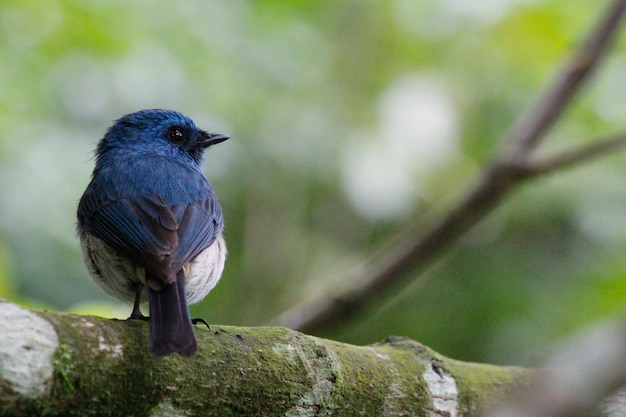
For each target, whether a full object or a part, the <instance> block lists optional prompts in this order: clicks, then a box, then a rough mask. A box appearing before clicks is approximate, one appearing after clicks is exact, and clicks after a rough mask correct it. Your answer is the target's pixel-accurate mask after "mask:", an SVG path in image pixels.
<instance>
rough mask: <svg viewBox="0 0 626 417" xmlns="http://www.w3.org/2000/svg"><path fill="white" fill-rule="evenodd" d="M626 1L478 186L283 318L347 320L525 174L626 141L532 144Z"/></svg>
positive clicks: (297, 325) (577, 82) (299, 323)
mask: <svg viewBox="0 0 626 417" xmlns="http://www.w3.org/2000/svg"><path fill="white" fill-rule="evenodd" d="M625 7H626V1H614V2H613V3H612V4H611V6H610V8H609V11H608V12H607V13H606V15H605V16H604V17H603V19H601V20H600V22H599V23H598V25H597V26H596V27H595V28H594V29H593V30H592V31H591V33H590V34H589V35H588V37H587V40H586V41H585V42H583V43H582V46H581V47H580V49H578V50H577V51H576V52H575V53H574V55H573V56H572V58H571V59H570V60H569V61H568V63H567V65H565V66H564V67H563V69H562V70H561V71H560V73H559V74H558V75H557V77H556V80H555V82H554V83H553V84H552V85H550V86H548V87H547V90H546V93H545V94H543V95H542V96H541V98H540V99H539V100H538V101H537V102H536V103H535V104H534V105H533V106H531V108H530V110H529V111H528V114H527V115H524V116H522V117H520V118H519V120H518V122H517V123H516V124H515V127H514V128H513V129H512V133H511V134H510V135H509V138H508V139H507V140H506V143H505V145H506V146H507V148H506V152H505V153H504V154H503V155H501V156H500V157H499V158H497V159H496V160H495V161H494V163H492V164H490V165H489V166H488V167H487V168H486V169H485V172H484V174H483V176H482V178H481V180H480V181H479V182H478V184H477V185H476V186H475V187H474V188H473V189H472V190H471V191H470V192H469V193H468V195H467V197H465V198H464V199H461V200H460V201H459V203H458V204H457V205H456V206H454V207H453V208H452V209H451V210H450V212H449V213H448V214H447V215H445V216H444V217H443V219H442V220H440V221H436V222H435V226H434V227H432V228H431V229H426V230H424V231H420V232H418V233H417V234H416V235H415V236H411V237H410V238H409V241H403V242H401V243H400V244H398V245H395V246H393V247H392V248H391V249H389V250H388V251H385V252H384V253H382V254H380V255H379V256H377V257H376V258H375V259H374V260H373V261H372V263H371V264H369V265H367V266H366V267H365V273H364V274H363V275H362V276H359V277H349V278H348V280H347V285H346V282H345V281H344V282H343V283H342V285H341V287H340V288H339V289H338V288H337V287H335V286H333V287H331V288H330V289H329V290H328V291H327V292H326V293H324V294H322V295H318V294H316V295H315V297H314V298H311V299H305V300H304V301H302V302H301V303H299V304H298V305H296V306H295V307H293V308H292V309H290V310H287V311H286V312H285V313H283V314H282V315H281V316H279V318H278V320H277V323H279V324H281V325H284V326H287V327H290V328H293V329H298V330H300V331H303V332H305V333H312V334H318V333H319V332H320V331H323V330H328V329H330V328H334V327H338V326H342V325H343V324H344V322H345V321H349V320H351V319H353V318H355V317H358V316H359V315H360V314H361V311H360V310H361V309H363V308H364V307H365V306H371V305H373V304H375V303H376V302H377V301H378V300H379V299H381V298H384V297H385V296H386V295H387V294H388V293H389V291H390V290H391V289H392V288H393V287H394V286H397V285H408V281H410V280H412V279H415V273H417V272H420V271H423V270H425V269H426V268H427V267H428V266H429V265H430V264H431V263H432V262H434V261H435V260H436V259H437V258H438V256H440V255H441V254H442V253H443V252H444V251H445V250H446V249H448V248H449V247H450V246H451V245H452V244H454V243H455V242H456V241H458V239H459V238H460V237H461V236H462V235H463V234H465V233H466V232H467V231H468V230H470V229H471V228H472V227H474V226H475V225H476V224H477V223H478V222H479V221H480V220H482V219H483V218H484V217H485V216H486V215H488V214H489V213H491V211H492V210H493V209H494V208H495V207H497V206H498V205H499V203H500V201H501V200H502V198H504V197H505V196H506V195H508V193H510V192H511V191H512V190H513V189H514V188H515V187H517V186H518V185H519V184H520V183H521V182H522V181H523V180H528V179H530V178H532V177H534V176H536V175H538V174H540V173H541V174H545V173H547V172H549V171H551V170H553V169H556V168H559V167H563V166H566V165H567V166H571V165H573V164H579V163H582V162H584V161H586V160H587V159H591V158H593V157H596V156H598V155H599V154H604V153H606V152H608V151H614V150H617V149H618V148H621V147H622V146H623V145H624V141H625V139H624V137H620V138H618V139H617V140H611V141H607V142H606V143H601V144H595V145H591V146H590V147H589V148H586V149H584V150H581V151H577V152H575V153H572V152H567V153H564V154H562V155H559V156H557V157H554V158H553V159H552V162H548V163H544V164H542V165H541V168H538V167H537V166H536V165H535V164H533V155H532V154H531V150H532V149H533V148H534V147H535V146H536V145H538V144H539V143H540V140H541V139H542V138H543V137H544V135H545V133H546V132H547V131H548V130H549V129H550V127H552V125H553V124H554V123H555V122H556V121H557V119H558V118H559V116H561V115H562V114H563V112H564V111H565V110H566V109H567V107H568V106H569V104H570V101H571V99H572V98H573V97H574V95H575V93H576V92H578V90H579V89H580V87H581V86H582V84H583V82H584V81H586V79H587V77H588V76H589V75H590V74H591V73H592V70H593V69H595V68H596V67H597V66H598V65H600V63H601V58H602V57H603V56H604V52H605V51H606V50H607V49H608V48H609V46H610V45H611V43H612V41H613V38H614V37H615V35H616V33H617V29H618V28H619V26H620V23H621V21H622V17H623V14H624V8H625Z"/></svg>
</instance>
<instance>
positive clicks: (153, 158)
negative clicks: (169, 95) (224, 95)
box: [77, 110, 228, 356]
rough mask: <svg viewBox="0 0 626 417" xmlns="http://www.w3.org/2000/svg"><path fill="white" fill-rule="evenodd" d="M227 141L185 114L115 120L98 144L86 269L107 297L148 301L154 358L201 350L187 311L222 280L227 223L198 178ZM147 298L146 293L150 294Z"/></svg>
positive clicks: (136, 313)
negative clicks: (213, 149) (213, 150)
mask: <svg viewBox="0 0 626 417" xmlns="http://www.w3.org/2000/svg"><path fill="white" fill-rule="evenodd" d="M226 139H228V137H227V136H225V135H219V134H208V133H206V132H204V131H202V130H200V129H198V128H197V127H196V125H195V124H194V123H193V121H191V119H189V118H188V117H186V116H184V115H183V114H180V113H177V112H174V111H170V110H143V111H139V112H137V113H132V114H129V115H127V116H124V117H122V118H121V119H119V120H117V121H116V123H115V124H114V125H113V126H112V127H111V128H110V129H109V130H108V131H107V133H106V135H105V136H104V138H102V140H101V141H100V142H99V144H98V147H97V149H96V166H95V168H94V171H93V176H92V180H91V182H90V184H89V185H88V187H87V189H86V190H85V193H84V194H83V196H82V198H81V200H80V203H79V205H78V213H77V215H78V234H79V238H80V240H81V247H82V249H83V256H84V259H85V263H86V265H87V267H88V269H89V271H90V273H91V275H92V277H93V278H94V279H95V281H96V282H97V283H98V284H99V285H100V286H101V287H103V288H104V289H105V290H106V291H107V292H109V293H111V294H112V295H114V296H117V297H118V298H120V299H122V300H125V301H134V303H135V307H134V309H133V313H132V314H131V317H135V318H137V317H143V316H142V315H141V312H140V310H139V301H140V300H141V299H142V298H144V299H145V296H146V293H147V295H148V299H149V302H150V341H151V348H152V351H153V352H154V353H155V354H157V355H159V356H160V355H166V354H169V353H172V352H178V353H180V354H183V355H190V354H192V353H194V352H195V351H196V349H197V345H196V341H195V336H194V334H193V329H192V327H191V321H190V319H189V312H188V307H187V303H188V302H190V303H193V302H197V301H199V300H200V299H202V298H203V297H204V296H205V295H206V294H207V293H208V292H209V291H210V290H211V289H212V288H213V287H214V286H215V285H216V284H217V281H218V280H219V278H220V276H221V273H222V270H223V267H224V261H225V256H226V246H225V243H224V240H223V237H222V229H223V224H224V220H223V216H222V211H221V207H220V205H219V203H218V201H217V198H216V196H215V193H214V191H213V188H212V187H211V185H210V184H209V182H208V181H207V180H206V178H205V177H204V175H203V174H202V170H201V167H202V162H203V153H204V150H205V148H207V147H209V146H211V145H213V144H216V143H219V142H222V141H224V140H226ZM146 290H147V291H146Z"/></svg>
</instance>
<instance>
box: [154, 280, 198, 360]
mask: <svg viewBox="0 0 626 417" xmlns="http://www.w3.org/2000/svg"><path fill="white" fill-rule="evenodd" d="M148 294H149V300H150V349H152V353H154V354H155V355H156V356H165V355H169V354H170V353H173V352H176V353H178V354H180V355H183V356H189V355H193V354H194V353H195V352H196V351H197V350H198V344H197V343H196V337H195V336H194V333H193V327H192V325H191V319H190V318H189V308H188V307H187V300H186V299H185V275H184V272H183V271H180V272H179V273H178V274H177V276H176V282H175V283H172V284H170V285H167V286H165V287H163V289H161V290H160V291H154V290H151V289H148Z"/></svg>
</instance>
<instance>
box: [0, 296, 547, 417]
mask: <svg viewBox="0 0 626 417" xmlns="http://www.w3.org/2000/svg"><path fill="white" fill-rule="evenodd" d="M147 327H148V326H147V323H146V322H143V321H137V320H112V319H103V318H99V317H92V316H78V315H72V314H65V313H55V312H35V311H31V310H27V309H25V308H22V307H20V306H17V305H15V304H11V303H8V302H6V301H0V376H1V379H2V381H1V383H0V390H1V392H0V410H1V411H0V412H1V415H7V416H8V415H10V416H38V415H46V416H86V415H105V416H107V415H117V416H122V415H123V416H148V415H150V416H169V415H172V416H180V415H202V416H213V415H214V416H226V415H238V416H263V415H287V416H300V415H303V416H318V415H319V416H327V415H367V416H377V415H390V416H392V415H393V416H400V415H429V416H460V415H466V414H468V413H469V412H475V411H476V410H478V409H480V408H481V407H483V406H485V405H488V404H491V403H493V402H494V401H496V400H497V399H498V398H500V397H501V395H502V394H503V393H504V392H507V391H510V390H511V389H512V388H513V387H516V386H518V385H520V384H521V385H524V384H527V383H528V381H529V379H530V377H531V375H533V374H534V373H535V371H531V370H527V369H523V368H517V367H499V366H492V365H482V364H474V363H466V362H460V361H456V360H452V359H449V358H446V357H444V356H442V355H440V354H438V353H436V352H434V351H432V350H431V349H429V348H427V347H425V346H422V345H420V344H419V343H417V342H414V341H412V340H409V339H406V338H402V337H389V338H388V339H387V340H385V341H383V342H381V343H377V344H374V345H370V346H352V345H348V344H344V343H339V342H335V341H331V340H324V339H320V338H316V337H312V336H307V335H304V334H302V333H298V332H296V331H292V330H288V329H285V328H279V327H258V328H249V327H231V326H217V325H214V326H211V329H210V330H209V329H207V328H205V327H202V326H196V335H197V337H198V342H199V346H200V350H199V352H198V354H197V355H195V356H193V357H191V358H183V357H181V356H178V355H172V356H168V357H165V358H155V357H154V356H152V354H151V353H150V351H149V349H148V347H147Z"/></svg>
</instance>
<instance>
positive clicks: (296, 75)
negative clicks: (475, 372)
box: [0, 0, 626, 364]
mask: <svg viewBox="0 0 626 417" xmlns="http://www.w3.org/2000/svg"><path fill="white" fill-rule="evenodd" d="M605 3H606V2H605V1H602V2H583V1H566V0H553V1H530V0H506V1H499V2H495V3H494V2H489V1H484V0H482V1H476V2H464V1H461V0H420V1H412V0H384V1H350V0H342V1H333V2H331V1H317V2H295V1H288V2H285V1H269V0H265V1H255V2H245V1H239V0H236V1H229V2H217V1H188V2H180V3H172V2H165V1H160V2H158V1H157V2H148V1H139V2H121V1H97V0H94V1H86V2H82V1H76V0H65V1H46V2H35V1H33V0H26V1H24V0H21V1H12V0H4V1H2V2H0V61H1V62H2V64H1V65H0V187H1V190H2V192H1V193H0V214H1V215H0V247H1V249H2V250H1V252H0V296H3V297H7V298H10V299H13V300H16V301H18V302H21V303H24V304H27V305H31V306H38V307H45V308H50V309H61V310H69V311H75V312H81V313H85V312H88V313H93V314H102V315H106V316H116V317H125V316H126V315H127V314H128V313H129V312H130V307H123V306H120V305H118V304H116V302H115V300H112V299H110V298H108V297H107V296H106V295H105V294H103V293H102V292H101V291H100V290H99V289H98V288H96V286H95V284H93V283H92V282H91V280H90V279H89V278H88V276H87V272H86V270H85V268H84V267H83V265H82V262H81V257H80V253H79V248H78V242H77V239H76V238H75V235H74V227H75V223H74V222H75V220H74V218H75V217H74V216H75V207H76V203H77V201H78V199H79V197H80V195H81V193H82V191H83V190H84V188H85V186H86V185H87V183H88V181H89V175H90V172H91V169H92V166H93V161H92V159H91V157H92V150H93V148H94V147H95V144H96V142H97V141H98V139H99V138H100V137H101V136H102V135H103V133H104V131H105V129H106V128H107V127H108V126H109V125H110V124H111V122H112V120H114V119H115V118H117V117H119V116H121V115H123V114H125V113H128V112H132V111H136V110H139V109H141V108H157V107H162V108H173V109H176V110H179V111H182V112H184V113H186V114H188V115H189V116H191V117H192V118H193V119H194V120H195V121H196V123H197V124H198V125H199V126H201V127H203V128H204V129H207V130H211V131H216V132H224V133H228V134H230V135H231V136H232V138H233V139H232V140H230V141H228V142H226V143H224V144H222V145H220V146H218V147H215V148H212V149H211V150H210V152H209V153H208V154H207V157H206V161H207V164H206V173H207V175H208V177H209V178H210V180H211V181H212V183H213V185H214V187H215V189H216V190H217V193H218V196H219V198H220V201H221V203H222V205H223V207H224V211H225V216H226V236H227V241H228V244H229V251H230V253H229V259H228V263H227V268H226V272H225V274H224V276H223V279H222V281H221V283H220V285H219V286H218V287H217V288H216V289H215V290H214V291H213V292H212V293H211V294H210V295H209V296H208V297H207V299H206V300H205V301H204V302H203V303H202V304H200V305H199V306H194V307H193V308H192V309H193V313H194V314H196V315H200V316H203V317H206V318H207V319H209V321H210V322H212V323H228V324H245V325H258V324H263V323H265V322H266V321H267V320H269V319H270V318H272V317H274V316H276V315H277V314H279V313H281V312H282V311H284V310H285V309H287V308H288V307H290V306H292V305H293V304H295V303H297V302H298V301H299V300H301V299H302V298H304V297H307V296H310V295H311V294H315V293H320V292H324V290H326V289H328V288H331V287H332V286H333V285H336V284H338V283H339V282H338V281H339V280H341V279H342V277H344V276H345V275H346V272H347V271H350V270H351V269H352V268H354V267H355V266H357V265H359V264H361V263H362V262H363V260H364V259H367V258H368V256H370V255H371V254H372V253H373V251H374V250H375V249H376V248H378V247H380V245H382V244H383V243H384V242H386V241H387V240H388V239H390V238H391V237H392V236H394V235H395V234H396V233H397V232H398V231H399V230H402V229H403V228H404V227H406V225H408V224H410V223H411V222H412V220H413V219H415V218H416V217H417V216H419V214H420V213H421V212H423V211H424V210H425V209H434V210H439V211H440V212H442V213H443V212H444V211H445V209H446V207H449V205H450V204H451V203H452V202H453V201H454V200H455V199H456V198H458V197H459V196H460V195H461V194H462V193H463V192H464V191H465V190H467V189H468V188H469V187H470V186H471V185H472V184H473V181H474V180H475V178H476V176H477V173H478V172H479V170H480V167H481V166H482V165H483V164H484V163H485V162H486V161H488V160H489V158H490V157H492V156H493V154H494V153H495V152H496V150H497V149H498V146H499V145H500V142H499V141H500V139H501V138H502V136H503V134H504V133H505V132H506V129H507V127H508V126H509V125H510V123H511V122H512V120H513V119H514V118H515V116H516V115H517V114H518V113H519V112H520V111H522V110H523V109H524V107H525V106H527V105H528V104H529V103H530V102H531V101H532V99H533V97H534V96H535V95H536V94H537V92H538V91H540V90H541V88H542V87H544V86H545V85H546V82H547V80H548V79H549V77H550V76H551V75H553V74H554V73H555V72H556V69H557V68H558V64H559V63H560V62H562V60H563V58H564V57H565V56H567V54H568V53H569V52H570V51H571V50H572V49H573V48H574V47H575V46H576V44H577V42H578V41H579V40H580V39H581V37H582V35H583V34H584V33H585V31H586V30H587V29H588V28H589V27H590V26H591V24H592V23H593V22H594V19H595V18H596V17H597V16H599V15H600V13H601V12H602V7H603V6H604V5H605ZM625 52H626V51H625V48H624V42H623V41H620V42H618V44H617V45H616V48H615V50H614V52H613V53H612V55H611V56H610V58H609V59H608V60H607V62H606V65H605V66H604V67H603V68H601V70H600V71H599V72H598V74H597V77H596V79H595V80H594V82H593V83H592V84H591V85H590V86H589V87H588V88H587V89H585V91H584V92H583V94H581V96H580V99H579V100H578V101H577V102H576V103H575V105H574V106H573V107H572V108H571V109H570V111H569V112H568V113H567V114H566V117H565V119H564V120H562V122H561V123H560V124H559V125H558V127H557V129H556V130H555V131H554V132H553V134H552V137H551V139H550V141H549V142H548V143H546V146H545V149H546V152H558V151H559V150H561V149H565V148H567V147H568V146H574V145H576V144H580V143H582V142H583V141H587V140H590V139H592V138H596V137H598V136H601V135H603V134H608V133H611V132H616V131H620V130H623V129H624V127H625V125H626V117H624V115H626V83H625V82H624V77H623V74H624V70H625V69H626V68H625V67H626V55H625ZM624 162H626V155H623V154H619V155H614V156H612V157H610V158H606V159H605V160H603V161H602V162H597V163H594V164H591V165H588V166H587V165H585V166H581V167H579V168H576V169H574V170H571V171H568V172H566V173H559V174H557V175H554V176H551V177H549V178H545V179H542V180H540V181H535V182H533V183H530V184H527V185H526V186H525V187H524V188H523V189H522V190H520V191H519V192H518V193H517V194H515V195H514V196H512V197H511V198H509V199H508V200H507V202H506V203H505V204H504V205H503V206H502V207H500V208H499V209H498V210H497V211H496V212H495V213H494V214H493V215H492V216H491V217H490V218H489V219H487V221H485V222H484V223H483V224H481V225H480V226H479V227H478V228H477V229H476V230H474V231H472V232H471V233H470V234H469V235H468V236H467V237H465V238H464V239H463V240H462V241H461V242H459V244H458V245H456V246H455V248H454V249H453V250H452V251H451V252H450V253H449V255H448V256H447V257H446V258H445V259H444V260H443V261H441V262H440V263H439V264H438V266H437V267H436V268H435V269H433V270H432V271H431V272H429V273H428V274H426V276H424V277H420V278H419V279H417V280H416V283H415V284H414V285H412V286H411V287H410V288H408V289H405V290H403V291H402V292H400V293H397V294H395V295H394V296H393V297H391V298H390V300H389V301H388V302H387V303H385V304H384V305H381V306H373V308H372V309H371V310H370V312H369V313H367V314H366V315H365V316H364V317H361V318H359V319H358V320H357V321H356V322H355V323H354V324H353V325H350V326H348V327H347V328H342V329H339V330H333V331H329V332H327V333H326V334H324V335H323V336H326V337H332V338H336V339H338V340H343V341H347V342H352V343H363V344H365V343H371V342H375V341H377V340H380V339H382V338H384V337H386V336H387V335H391V334H396V335H407V336H410V337H412V338H414V339H416V340H419V341H421V342H423V343H426V344H428V345H429V346H431V347H433V348H434V349H436V350H438V351H440V352H442V353H444V354H447V355H449V356H453V357H455V358H458V359H466V360H477V361H488V362H496V363H518V364H527V363H529V362H531V361H532V360H533V359H534V358H536V357H537V356H538V355H540V354H541V352H542V351H543V349H545V348H546V347H547V346H549V345H550V344H551V343H553V342H554V341H556V340H558V339H559V338H560V337H562V336H564V335H567V334H569V333H571V332H573V331H575V330H576V329H579V328H581V327H583V326H585V325H587V324H588V323H590V322H591V321H592V320H594V319H597V318H599V317H603V316H606V315H610V314H614V313H616V312H618V311H621V310H622V308H623V304H624V300H625V297H626V279H624V278H625V275H626V257H625V256H624V253H625V252H626V181H624V178H625V175H626V168H625V164H624Z"/></svg>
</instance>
